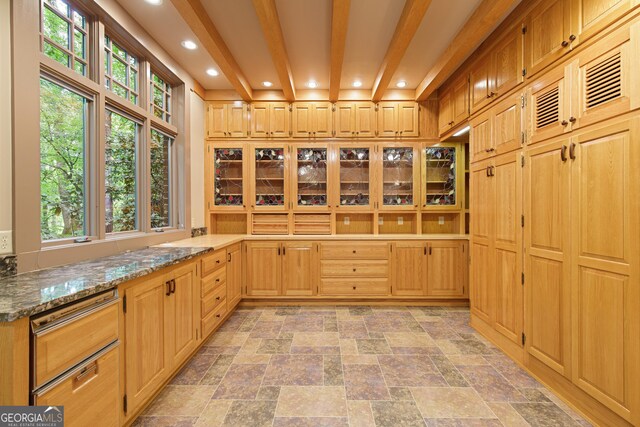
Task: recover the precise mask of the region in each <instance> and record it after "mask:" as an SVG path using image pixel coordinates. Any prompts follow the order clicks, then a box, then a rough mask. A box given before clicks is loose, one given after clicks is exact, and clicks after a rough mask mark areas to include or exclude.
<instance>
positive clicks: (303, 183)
mask: <svg viewBox="0 0 640 427" xmlns="http://www.w3.org/2000/svg"><path fill="white" fill-rule="evenodd" d="M294 154H295V156H296V172H295V177H294V179H295V191H296V196H297V197H296V201H295V203H296V207H298V208H300V207H305V208H314V207H315V208H319V209H320V208H327V177H328V175H327V148H326V147H314V148H309V147H298V148H296V149H295V152H294Z"/></svg>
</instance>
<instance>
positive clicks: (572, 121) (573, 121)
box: [569, 116, 577, 123]
mask: <svg viewBox="0 0 640 427" xmlns="http://www.w3.org/2000/svg"><path fill="white" fill-rule="evenodd" d="M576 120H577V119H576V118H575V117H573V116H571V117H569V122H571V123H575V122H576Z"/></svg>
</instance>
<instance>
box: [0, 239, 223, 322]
mask: <svg viewBox="0 0 640 427" xmlns="http://www.w3.org/2000/svg"><path fill="white" fill-rule="evenodd" d="M209 251H211V248H210V247H206V246H202V247H150V248H147V249H141V250H137V251H131V252H125V253H122V254H118V255H113V256H109V257H104V258H98V259H94V260H89V261H84V262H79V263H74V264H69V265H64V266H60V267H54V268H47V269H44V270H38V271H33V272H29V273H24V274H18V275H17V276H13V277H7V278H4V279H0V322H11V321H13V320H17V319H20V318H22V317H27V316H32V315H34V314H37V313H40V312H43V311H45V310H49V309H51V308H54V307H58V306H60V305H63V304H66V303H69V302H72V301H76V300H78V299H81V298H84V297H86V296H89V295H92V294H95V293H98V292H100V291H104V290H108V289H112V288H114V287H116V286H118V285H119V284H120V283H123V282H126V281H128V280H132V279H135V278H138V277H141V276H145V275H147V274H150V273H153V272H154V271H157V270H160V269H162V268H165V267H168V266H171V265H174V264H177V263H179V262H182V261H185V260H188V259H191V258H194V257H197V256H199V255H202V254H205V253H207V252H209Z"/></svg>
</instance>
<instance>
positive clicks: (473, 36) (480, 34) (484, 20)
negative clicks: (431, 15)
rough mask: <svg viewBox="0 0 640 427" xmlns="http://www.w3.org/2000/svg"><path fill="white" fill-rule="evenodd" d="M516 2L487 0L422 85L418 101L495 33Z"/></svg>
mask: <svg viewBox="0 0 640 427" xmlns="http://www.w3.org/2000/svg"><path fill="white" fill-rule="evenodd" d="M516 3H517V1H516V0H483V1H482V3H480V6H478V7H477V9H476V10H475V11H474V12H473V15H471V17H470V18H469V19H468V20H467V22H466V23H465V25H464V27H463V28H462V29H461V30H460V31H459V32H458V34H457V35H456V36H455V38H454V39H453V40H452V41H451V43H450V44H449V46H448V47H447V49H446V50H445V51H444V52H443V53H442V55H440V58H438V60H437V61H436V63H435V65H434V66H433V67H432V68H431V70H429V72H428V73H427V75H426V77H425V78H424V79H423V80H422V82H421V83H420V84H419V85H418V87H417V89H416V100H417V101H424V100H426V99H427V98H428V97H429V96H430V95H431V94H432V93H434V92H435V91H436V89H438V87H439V86H440V85H442V83H444V82H445V81H446V80H447V78H449V76H450V75H451V74H452V73H453V72H454V71H455V70H457V69H458V67H460V65H462V63H463V62H464V61H465V59H466V58H467V57H468V56H469V55H471V54H472V53H473V52H474V51H475V50H476V49H477V48H478V46H479V45H480V43H481V42H482V41H483V40H484V39H485V38H487V37H488V36H489V35H490V34H491V33H492V32H493V30H494V28H495V27H496V26H497V24H498V23H499V21H500V20H501V19H502V18H503V17H504V16H505V15H506V13H507V12H508V11H509V10H511V9H512V7H513V6H514V5H515V4H516Z"/></svg>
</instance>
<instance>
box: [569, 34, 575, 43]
mask: <svg viewBox="0 0 640 427" xmlns="http://www.w3.org/2000/svg"><path fill="white" fill-rule="evenodd" d="M575 39H576V36H575V34H571V35H570V36H569V41H570V42H572V41H574V40H575Z"/></svg>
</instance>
